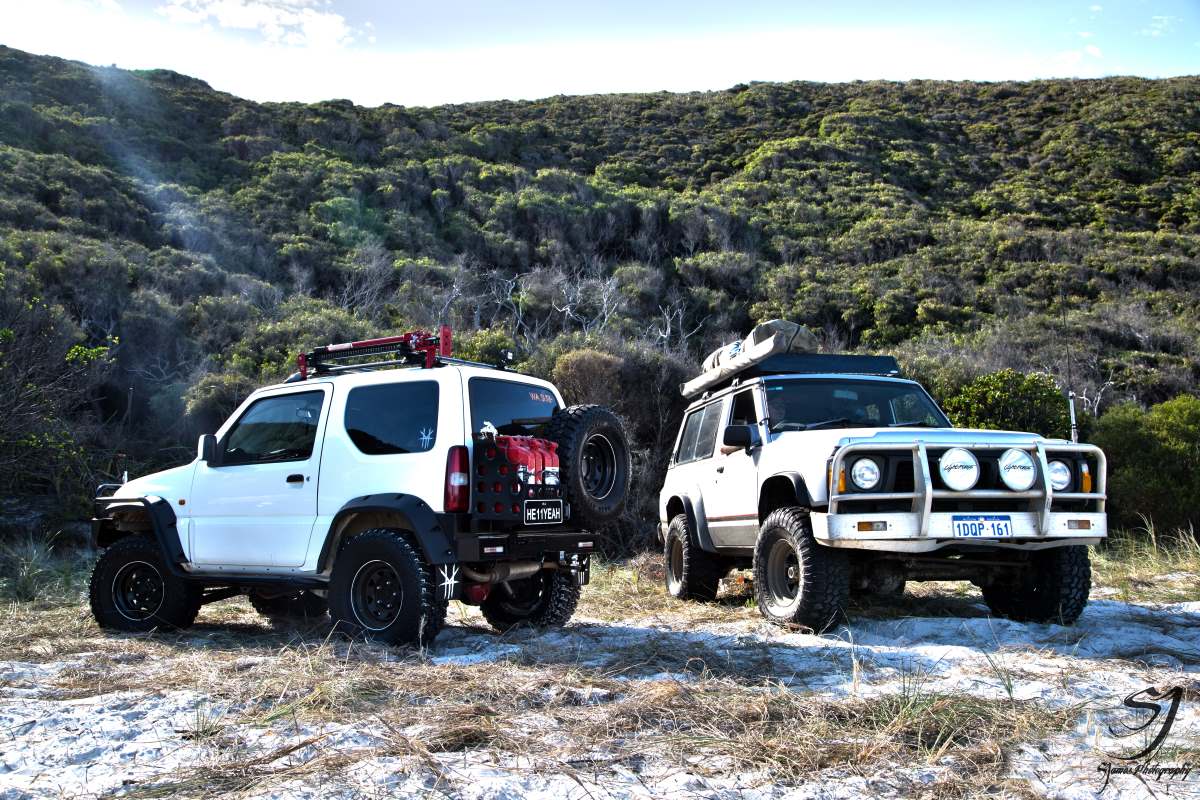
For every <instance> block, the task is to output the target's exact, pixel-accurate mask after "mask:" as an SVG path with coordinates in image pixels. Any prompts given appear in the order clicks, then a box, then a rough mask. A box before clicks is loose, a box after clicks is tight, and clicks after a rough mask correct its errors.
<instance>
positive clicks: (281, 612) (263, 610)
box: [250, 591, 329, 619]
mask: <svg viewBox="0 0 1200 800" xmlns="http://www.w3.org/2000/svg"><path fill="white" fill-rule="evenodd" d="M250 605H252V606H254V610H255V611H257V612H258V613H259V614H262V615H263V616H264V617H269V618H271V619H317V618H318V617H323V616H325V614H326V612H328V611H329V604H328V603H327V602H326V601H325V598H324V597H321V596H320V595H316V594H313V593H312V592H306V591H299V592H287V593H284V594H267V593H265V592H253V593H251V595H250Z"/></svg>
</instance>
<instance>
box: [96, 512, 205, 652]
mask: <svg viewBox="0 0 1200 800" xmlns="http://www.w3.org/2000/svg"><path fill="white" fill-rule="evenodd" d="M88 594H89V600H90V602H91V606H92V616H93V617H95V618H96V624H98V625H99V626H100V627H101V628H106V629H110V630H118V631H129V632H133V633H143V632H146V631H152V630H172V629H176V628H186V627H188V626H189V625H191V624H192V623H193V622H195V621H196V615H197V614H198V613H199V612H200V589H199V587H197V586H195V585H194V584H190V583H188V582H187V581H185V580H183V579H182V578H178V577H176V576H174V575H172V574H171V572H170V570H168V569H167V565H166V562H165V561H163V557H162V551H161V550H160V548H159V546H158V544H157V543H156V542H155V541H153V540H152V539H151V538H150V537H148V536H141V535H132V536H127V537H125V538H124V539H120V540H118V541H116V542H115V543H113V544H112V546H110V547H109V548H108V549H107V550H105V551H104V553H102V554H101V556H100V559H99V560H98V561H97V562H96V567H95V569H93V570H92V580H91V583H90V585H89V588H88Z"/></svg>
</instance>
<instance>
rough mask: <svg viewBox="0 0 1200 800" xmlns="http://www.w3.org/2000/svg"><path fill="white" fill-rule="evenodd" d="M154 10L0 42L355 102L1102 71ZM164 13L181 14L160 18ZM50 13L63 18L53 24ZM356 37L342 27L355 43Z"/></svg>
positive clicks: (94, 9)
mask: <svg viewBox="0 0 1200 800" xmlns="http://www.w3.org/2000/svg"><path fill="white" fill-rule="evenodd" d="M0 2H2V0H0ZM160 2H161V0H160ZM167 8H168V9H170V8H174V9H176V10H174V11H170V12H166V11H164V13H163V14H157V15H156V14H153V13H142V14H139V13H135V12H133V11H131V10H123V9H121V8H120V7H115V6H113V7H108V8H102V7H100V6H99V5H97V4H96V3H93V2H86V0H39V2H37V3H14V4H12V6H10V7H8V8H6V9H5V12H4V32H3V39H4V43H5V44H7V45H9V46H11V47H17V48H20V49H22V50H28V51H31V52H35V53H52V54H54V55H59V56H63V57H66V58H74V59H78V60H81V61H86V62H88V63H91V64H102V65H108V64H116V65H117V66H120V67H125V68H131V69H147V68H152V67H163V68H167V69H172V70H175V71H177V72H181V73H184V74H187V75H192V76H195V77H197V78H200V79H201V80H204V81H207V82H208V83H209V84H211V85H212V86H213V87H215V88H217V89H219V90H222V91H227V92H231V93H233V94H236V95H239V96H241V97H246V98H250V99H253V100H298V101H314V100H326V99H329V98H335V97H348V98H350V99H352V100H354V101H355V102H358V103H362V104H365V105H378V104H381V103H388V102H390V103H399V104H404V105H434V104H439V103H460V102H468V101H472V100H489V99H500V98H509V99H522V98H537V97H547V96H551V95H556V94H588V93H599V92H642V91H658V90H663V89H666V90H670V91H692V90H704V89H721V88H726V87H729V86H733V85H734V84H737V83H745V82H749V81H753V80H764V81H769V80H780V81H787V80H814V81H848V80H859V79H861V80H872V79H878V78H886V79H890V80H904V79H907V78H953V79H961V80H1027V79H1032V78H1049V77H1099V76H1101V75H1103V74H1105V62H1104V61H1102V60H1100V59H1099V57H1092V56H1090V55H1089V54H1087V53H1085V52H1084V51H1083V50H1082V49H1076V50H1070V51H1067V52H1066V53H1057V54H1055V53H1049V54H1048V53H1043V52H1038V51H1035V50H1034V49H1033V48H1032V47H1030V48H1027V49H1024V48H1012V47H1011V46H1008V45H1005V44H1004V43H1002V42H995V43H991V42H990V41H988V40H986V39H977V38H973V37H972V38H967V37H963V36H961V35H955V34H954V32H953V31H952V30H950V29H948V28H930V27H928V26H912V27H894V26H891V27H879V28H859V27H820V28H819V27H805V28H782V27H781V28H776V29H772V30H757V31H755V30H745V31H736V32H726V33H710V34H683V33H680V34H677V35H675V36H672V37H650V36H645V37H642V38H635V37H632V36H614V37H611V38H600V37H590V38H585V37H580V38H573V39H562V40H559V41H552V42H546V41H528V42H518V43H513V44H507V45H496V46H488V47H479V46H466V45H464V46H462V47H459V48H453V49H428V50H407V51H387V50H385V49H384V46H382V45H378V44H377V45H375V46H369V47H362V48H359V47H347V46H330V44H329V43H330V42H335V43H341V42H344V41H345V38H346V36H347V35H350V34H347V33H346V32H345V31H346V28H344V27H343V25H345V21H344V20H340V19H338V20H332V21H327V22H326V25H327V27H325V28H323V27H322V26H321V25H318V24H316V23H315V22H312V20H311V18H310V17H307V16H305V14H304V13H303V12H305V11H306V10H307V11H310V12H312V13H313V14H316V15H329V16H332V17H338V16H339V15H337V14H333V13H332V12H331V11H330V7H329V6H327V5H317V4H315V3H314V2H309V3H306V4H298V3H297V2H291V3H287V4H282V3H278V2H271V3H268V2H267V1H266V0H243V2H234V0H219V2H218V1H217V0H213V2H201V1H200V0H193V1H189V0H172V2H171V3H170V4H169V5H168V6H167ZM222 12H224V13H223V14H222ZM168 13H170V14H175V15H181V16H177V17H176V19H177V21H172V20H171V19H170V18H169V17H168V16H167V14H168ZM62 19H71V20H72V24H71V25H67V26H64V25H59V24H55V21H56V20H62ZM205 26H208V27H205ZM364 27H365V26H364ZM248 32H249V33H251V34H253V35H250V36H248V35H246V34H247V33H248ZM352 33H353V31H352ZM367 35H368V34H367V32H366V30H364V31H363V33H362V35H361V36H360V35H357V34H355V36H356V39H362V40H363V41H364V42H365V41H366V37H367ZM714 53H719V54H720V56H721V57H719V58H715V57H713V54H714ZM547 65H553V68H548V67H547Z"/></svg>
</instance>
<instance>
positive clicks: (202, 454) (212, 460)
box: [196, 433, 217, 467]
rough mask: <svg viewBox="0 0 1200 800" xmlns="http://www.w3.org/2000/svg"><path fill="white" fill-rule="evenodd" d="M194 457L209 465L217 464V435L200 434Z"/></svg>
mask: <svg viewBox="0 0 1200 800" xmlns="http://www.w3.org/2000/svg"><path fill="white" fill-rule="evenodd" d="M196 457H197V458H199V459H200V460H201V461H203V462H204V463H206V464H208V465H209V466H210V467H215V466H217V437H216V436H213V435H212V434H211V433H206V434H204V435H203V436H201V437H200V442H199V444H197V445H196Z"/></svg>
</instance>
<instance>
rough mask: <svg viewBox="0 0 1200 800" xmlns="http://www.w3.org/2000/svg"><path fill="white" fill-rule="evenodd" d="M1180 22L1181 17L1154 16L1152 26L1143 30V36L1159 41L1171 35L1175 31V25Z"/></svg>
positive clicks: (1151, 20)
mask: <svg viewBox="0 0 1200 800" xmlns="http://www.w3.org/2000/svg"><path fill="white" fill-rule="evenodd" d="M1178 21H1179V17H1172V16H1153V17H1151V18H1150V24H1149V25H1147V26H1146V27H1144V28H1142V30H1141V34H1142V36H1149V37H1150V38H1152V39H1158V38H1160V37H1162V36H1165V35H1166V34H1168V33H1171V32H1172V31H1174V30H1175V23H1176V22H1178Z"/></svg>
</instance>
